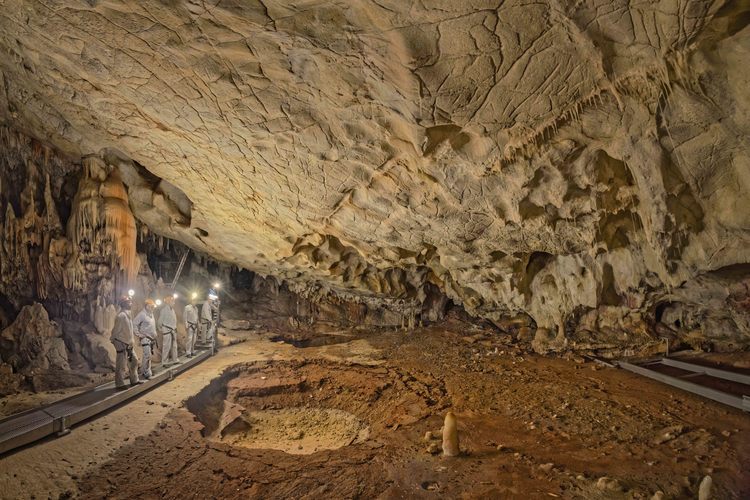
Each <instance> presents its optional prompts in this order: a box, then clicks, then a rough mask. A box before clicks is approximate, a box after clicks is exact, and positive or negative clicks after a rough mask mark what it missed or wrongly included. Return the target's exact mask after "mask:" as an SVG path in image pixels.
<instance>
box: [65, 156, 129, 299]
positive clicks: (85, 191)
mask: <svg viewBox="0 0 750 500" xmlns="http://www.w3.org/2000/svg"><path fill="white" fill-rule="evenodd" d="M68 236H69V238H70V239H71V240H72V241H73V243H74V247H75V249H76V253H77V254H81V253H82V254H85V255H99V256H109V257H110V265H111V266H112V267H116V268H119V269H120V270H121V271H122V272H123V273H124V275H125V279H126V281H127V282H128V283H132V282H133V281H134V279H135V277H136V275H137V274H138V269H139V268H140V260H139V258H138V254H137V252H136V226H135V218H134V217H133V214H132V213H131V211H130V207H129V205H128V195H127V191H126V190H125V186H124V185H123V183H122V179H121V178H120V175H119V172H118V171H117V170H110V171H109V172H108V168H107V166H106V165H105V164H104V163H103V162H102V160H100V159H99V158H95V157H91V158H87V159H86V160H84V175H83V176H82V177H81V180H80V183H79V186H78V192H77V193H76V196H75V198H74V200H73V207H72V211H71V217H70V220H69V221H68ZM81 263H82V260H81V255H75V256H74V257H73V258H72V259H71V260H70V261H69V263H68V265H67V266H66V267H67V268H68V273H69V276H68V278H69V281H70V282H71V283H72V285H73V286H74V287H78V286H85V279H84V276H82V275H83V274H85V270H84V269H83V268H82V267H80V266H81Z"/></svg>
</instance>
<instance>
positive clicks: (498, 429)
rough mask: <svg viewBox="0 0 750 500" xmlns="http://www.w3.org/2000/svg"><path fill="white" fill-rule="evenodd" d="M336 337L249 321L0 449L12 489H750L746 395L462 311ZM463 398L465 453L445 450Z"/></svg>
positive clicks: (142, 494)
mask: <svg viewBox="0 0 750 500" xmlns="http://www.w3.org/2000/svg"><path fill="white" fill-rule="evenodd" d="M333 333H335V334H336V335H335V336H337V337H338V338H337V339H336V340H330V337H332V336H327V337H326V338H327V339H328V340H323V341H318V342H315V341H313V340H311V339H310V338H305V339H303V342H302V343H300V338H299V335H295V336H292V334H291V333H290V332H284V331H272V332H264V333H252V332H234V335H235V336H237V337H242V339H243V340H244V342H242V343H239V344H235V345H232V346H229V347H226V348H223V349H222V350H220V351H219V352H218V354H217V355H216V356H214V357H212V358H210V359H208V360H207V361H205V362H203V363H202V364H200V365H198V366H197V367H195V368H193V369H191V370H190V371H189V372H187V373H185V374H183V375H181V376H179V377H177V378H176V379H175V380H173V381H172V382H170V383H168V384H165V385H163V386H160V387H158V388H156V389H154V390H153V391H151V392H149V393H147V394H145V395H144V396H142V397H141V398H139V399H136V400H135V401H133V402H132V403H130V404H128V405H126V406H123V407H120V408H118V409H116V410H113V411H111V412H109V413H107V414H106V415H104V416H102V417H100V418H98V419H96V420H93V421H91V422H88V423H85V424H83V425H80V426H78V427H76V428H75V429H74V430H73V432H72V433H70V434H68V435H67V436H63V437H60V438H56V439H50V440H47V441H44V442H42V443H40V444H37V445H36V446H31V447H27V448H24V449H21V450H19V451H17V452H15V453H13V454H11V455H9V456H6V457H4V458H2V459H0V484H3V490H2V491H0V496H2V497H3V498H24V497H31V496H34V497H36V498H48V497H49V498H58V497H59V496H60V495H62V496H63V497H67V496H80V497H83V498H103V497H107V498H211V497H217V498H248V497H257V498H354V497H358V498H372V497H382V498H422V497H423V498H431V497H445V498H554V497H564V498H651V496H652V495H653V494H654V493H655V492H656V491H657V490H661V491H663V492H664V493H665V497H666V498H690V497H695V496H696V492H697V489H698V484H699V483H700V481H701V479H702V478H703V477H704V476H705V475H706V474H710V475H711V476H712V478H713V482H714V491H715V495H716V498H743V497H744V498H747V497H748V495H750V475H749V474H750V473H748V471H747V470H746V467H744V469H745V470H743V464H747V463H749V462H750V439H748V438H747V436H748V433H749V432H750V418H749V417H748V415H746V414H743V413H742V412H740V411H738V410H735V409H733V408H730V407H725V406H722V405H720V404H718V403H713V402H711V401H709V400H704V399H702V398H699V397H697V396H693V395H691V394H688V393H684V392H681V391H677V390H676V389H672V388H670V387H668V386H665V385H662V384H659V383H658V382H654V381H651V380H648V379H644V378H641V377H638V376H636V375H634V374H631V373H629V372H625V371H623V370H616V369H610V368H602V367H601V366H599V365H597V364H595V363H585V362H583V360H581V359H579V358H576V359H571V360H564V359H558V358H552V357H541V356H537V355H534V354H531V353H528V352H525V351H523V350H522V349H521V348H519V347H517V346H515V345H514V344H513V342H512V341H511V339H510V338H506V337H503V336H501V335H498V334H496V333H494V332H489V331H483V330H481V329H478V328H474V327H470V326H467V325H465V324H460V323H451V322H448V323H446V324H443V325H440V326H439V327H429V328H424V329H417V330H415V331H413V332H411V333H404V332H401V331H393V330H390V331H382V332H379V333H378V334H377V335H374V334H372V332H371V333H370V334H368V335H366V336H364V338H361V337H362V335H361V333H362V332H361V331H356V332H355V331H353V330H352V331H341V330H337V331H336V332H333ZM283 340H287V341H288V342H281V341H283ZM308 341H309V342H308ZM289 342H294V343H295V344H297V345H311V347H295V345H292V343H289ZM448 410H452V411H454V413H455V414H456V415H457V417H458V428H459V435H460V441H461V447H462V450H463V455H462V456H460V457H455V458H446V457H442V456H440V454H432V453H430V449H432V450H431V451H433V452H434V451H436V449H437V448H439V447H440V440H439V439H438V438H439V435H440V429H441V426H442V419H443V417H444V415H445V413H446V412H447V411H448ZM428 433H432V434H433V435H434V437H433V438H430V436H429V434H428ZM603 477H605V479H601V478H603ZM607 478H608V479H607Z"/></svg>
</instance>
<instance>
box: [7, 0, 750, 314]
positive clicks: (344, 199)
mask: <svg viewBox="0 0 750 500" xmlns="http://www.w3.org/2000/svg"><path fill="white" fill-rule="evenodd" d="M749 9H750V6H748V2H746V1H736V2H735V1H726V2H723V1H719V0H717V1H708V0H706V1H698V0H694V1H689V0H663V1H642V2H633V1H631V0H587V1H576V2H566V1H557V0H548V1H545V2H525V1H513V0H506V1H499V0H495V1H491V0H475V1H460V2H457V1H442V0H431V1H406V0H377V1H375V0H373V1H364V0H359V1H352V0H347V1H326V2H323V1H314V0H310V1H291V2H290V1H274V0H266V1H257V2H253V1H244V0H243V1H240V0H210V1H195V0H191V1H176V0H175V1H169V2H166V1H155V0H144V1H141V2H127V1H116V0H106V1H99V0H88V1H71V0H65V1H53V0H44V1H37V0H34V1H31V0H5V1H3V2H1V3H0V48H1V49H2V53H3V57H2V58H0V71H1V72H2V82H3V85H2V86H1V87H2V88H0V112H1V113H2V114H3V117H4V119H5V120H6V121H7V122H10V123H13V124H14V125H15V126H17V127H19V128H21V129H23V130H25V131H27V132H29V133H32V134H34V135H36V136H37V137H40V138H42V139H44V140H46V141H49V142H50V143H52V144H54V145H55V146H56V147H58V148H61V149H62V150H64V151H66V152H68V153H70V154H72V155H90V154H98V155H101V156H102V157H103V158H105V159H106V160H107V161H108V162H110V163H112V164H115V165H118V166H119V167H120V169H121V171H122V177H123V179H124V180H125V182H126V184H127V185H128V188H129V195H130V201H131V205H132V207H133V209H134V211H135V215H136V216H137V217H138V218H140V219H141V220H143V221H144V222H146V223H147V224H148V225H149V226H150V227H151V229H152V230H154V231H156V232H158V233H160V234H164V235H166V236H170V237H174V238H177V239H179V240H181V241H183V242H185V243H187V244H189V245H191V246H192V247H194V248H196V249H199V250H202V251H205V252H207V253H210V254H211V255H213V256H215V257H216V258H218V259H222V260H226V261H229V262H233V263H237V264H238V265H240V266H244V267H247V268H249V269H252V270H255V271H258V272H261V273H269V274H273V275H276V276H279V277H281V278H285V279H289V280H290V281H292V282H296V283H299V284H300V287H309V286H310V285H311V284H312V283H316V282H317V283H319V284H321V286H323V287H324V288H325V287H330V288H331V289H333V290H338V291H347V290H348V291H351V293H352V294H354V295H369V296H373V297H390V298H408V299H412V298H416V299H420V298H423V292H422V288H423V285H424V283H426V282H428V281H429V282H432V283H434V284H436V285H437V286H439V287H440V288H441V289H442V290H443V291H444V292H445V293H447V294H448V296H449V297H451V298H453V299H454V300H455V301H457V302H460V303H463V304H464V305H465V307H466V308H467V309H468V310H469V311H470V312H473V313H476V314H481V315H485V316H488V317H497V316H499V315H500V314H503V313H506V312H519V311H526V312H528V313H529V314H531V316H532V317H533V318H534V319H535V320H536V321H537V323H538V324H539V325H540V326H550V327H551V326H554V325H560V324H562V322H563V321H564V319H565V318H566V316H567V315H568V314H570V313H571V312H572V311H574V310H576V309H577V308H579V307H580V306H584V307H588V308H595V307H597V306H598V305H601V304H606V305H609V306H612V305H619V306H627V307H630V308H637V307H640V306H641V305H642V304H644V302H645V301H646V300H647V296H646V294H645V292H644V290H658V289H662V288H665V287H666V288H669V287H671V286H675V285H679V283H681V282H682V281H684V280H686V279H689V278H690V277H692V276H695V275H697V274H699V273H701V272H703V271H706V270H710V269H716V268H719V267H722V266H726V265H730V264H735V263H741V262H748V261H750V252H749V251H748V248H750V247H749V244H750V233H748V228H750V204H749V203H748V202H747V196H746V195H747V193H748V190H749V188H750V162H749V161H748V139H747V138H748V132H750V118H748V117H750V112H749V111H750V109H748V108H750V101H749V100H748V92H749V91H748V89H749V88H750V87H749V86H748V83H750V82H748V74H749V73H748V71H747V69H746V66H747V64H746V61H748V60H750V59H748V55H750V54H749V53H750V31H749V30H748V28H747V27H746V24H747V22H748V18H749V14H748V12H749Z"/></svg>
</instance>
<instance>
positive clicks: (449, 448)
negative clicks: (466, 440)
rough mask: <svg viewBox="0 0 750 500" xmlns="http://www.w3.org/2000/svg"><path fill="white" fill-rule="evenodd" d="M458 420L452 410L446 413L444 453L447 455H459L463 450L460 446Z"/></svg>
mask: <svg viewBox="0 0 750 500" xmlns="http://www.w3.org/2000/svg"><path fill="white" fill-rule="evenodd" d="M457 424H458V422H457V421H456V416H455V415H454V414H453V412H452V411H449V412H448V413H446V414H445V422H444V423H443V455H444V456H446V457H457V456H458V455H459V454H460V453H461V450H460V448H459V447H458V427H457Z"/></svg>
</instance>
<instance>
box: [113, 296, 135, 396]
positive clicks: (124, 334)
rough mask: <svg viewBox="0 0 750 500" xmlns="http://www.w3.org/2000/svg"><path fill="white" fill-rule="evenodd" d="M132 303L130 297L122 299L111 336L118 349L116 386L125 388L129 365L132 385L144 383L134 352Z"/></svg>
mask: <svg viewBox="0 0 750 500" xmlns="http://www.w3.org/2000/svg"><path fill="white" fill-rule="evenodd" d="M131 307H132V303H131V301H130V297H122V298H121V299H120V312H119V313H117V316H116V317H115V326H114V328H112V336H111V337H110V339H111V341H112V344H114V346H115V351H117V357H116V358H115V387H116V388H118V389H125V388H127V385H125V377H124V376H123V372H124V371H125V367H126V366H127V368H128V372H129V375H130V385H136V384H142V383H143V382H142V381H140V380H138V357H137V356H136V355H135V352H133V345H134V344H135V336H134V335H133V321H132V320H131V319H130V309H131Z"/></svg>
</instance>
